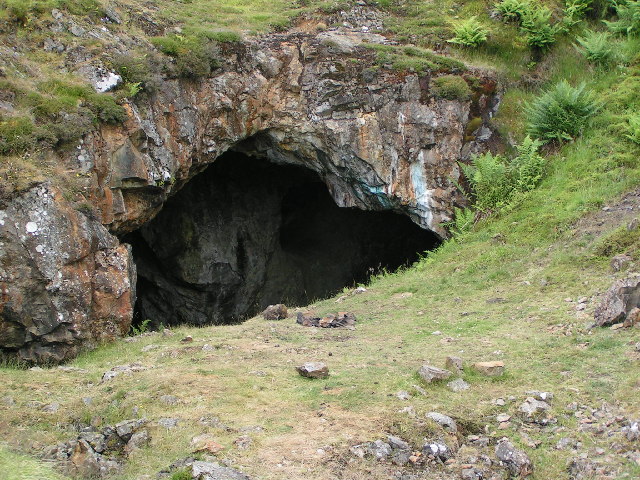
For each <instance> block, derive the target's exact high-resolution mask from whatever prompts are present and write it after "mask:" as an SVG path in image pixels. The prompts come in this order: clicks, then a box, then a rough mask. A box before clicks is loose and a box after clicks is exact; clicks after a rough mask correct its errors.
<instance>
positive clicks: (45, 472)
mask: <svg viewBox="0 0 640 480" xmlns="http://www.w3.org/2000/svg"><path fill="white" fill-rule="evenodd" d="M0 472H2V478H3V479H4V480H67V479H68V477H66V476H63V475H61V474H59V473H57V472H56V471H55V470H54V469H53V465H52V464H51V463H45V462H41V461H38V460H36V459H34V458H33V457H29V456H26V455H22V454H18V453H14V452H12V451H11V450H10V449H9V448H7V446H6V445H2V444H0Z"/></svg>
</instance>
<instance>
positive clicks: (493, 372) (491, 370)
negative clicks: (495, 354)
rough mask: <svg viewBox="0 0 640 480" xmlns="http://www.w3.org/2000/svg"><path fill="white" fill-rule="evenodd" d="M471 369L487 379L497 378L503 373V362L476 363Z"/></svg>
mask: <svg viewBox="0 0 640 480" xmlns="http://www.w3.org/2000/svg"><path fill="white" fill-rule="evenodd" d="M473 367H474V368H475V369H476V370H477V371H478V372H480V373H481V374H482V375H486V376H488V377H498V376H500V375H502V374H503V373H504V362H502V361H493V362H477V363H474V364H473Z"/></svg>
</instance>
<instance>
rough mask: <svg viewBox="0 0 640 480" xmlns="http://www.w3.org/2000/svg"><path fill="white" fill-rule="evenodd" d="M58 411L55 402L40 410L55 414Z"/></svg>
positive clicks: (58, 406) (57, 404) (58, 405)
mask: <svg viewBox="0 0 640 480" xmlns="http://www.w3.org/2000/svg"><path fill="white" fill-rule="evenodd" d="M58 410H60V404H59V403H56V402H54V403H50V404H49V405H45V406H44V407H43V408H42V411H43V412H46V413H56V412H57V411H58Z"/></svg>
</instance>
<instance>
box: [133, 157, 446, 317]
mask: <svg viewBox="0 0 640 480" xmlns="http://www.w3.org/2000/svg"><path fill="white" fill-rule="evenodd" d="M124 241H126V242H128V243H130V244H131V245H132V246H133V254H134V259H135V262H136V265H137V268H138V285H137V296H138V301H137V306H136V321H137V322H141V321H142V320H143V319H150V320H151V321H152V324H154V325H156V326H157V325H159V324H164V325H176V324H185V323H186V324H195V325H204V324H222V323H234V322H238V321H241V320H242V319H244V318H247V317H248V316H251V315H254V314H255V313H257V312H259V311H260V310H261V309H263V308H264V307H266V306H267V305H270V304H274V303H285V304H287V305H304V304H308V303H310V302H312V301H314V300H315V299H319V298H323V297H327V296H329V295H331V294H334V293H336V292H337V291H339V290H341V289H342V288H343V287H345V286H350V285H354V284H355V283H358V282H364V281H366V280H367V278H368V277H369V276H370V275H371V274H372V273H376V272H378V271H379V270H381V269H383V268H384V269H387V270H395V269H397V268H399V267H401V266H403V265H408V264H411V263H413V262H415V261H416V260H418V258H419V256H420V254H421V253H423V252H425V251H427V250H430V249H433V248H434V247H435V246H437V244H438V243H439V240H438V238H437V236H436V235H435V234H433V233H432V232H429V231H427V230H423V229H421V228H420V227H418V226H417V225H415V224H414V223H413V222H412V221H411V220H410V219H409V218H407V217H405V216H403V215H399V214H396V213H392V212H366V211H362V210H358V209H354V208H339V207H338V206H337V205H336V204H335V203H334V201H333V199H332V197H331V196H330V194H329V191H328V190H327V187H326V186H325V184H324V183H323V182H322V181H321V180H320V178H319V177H318V175H317V174H315V172H312V171H311V170H308V169H305V168H302V167H296V166H287V165H285V166H283V165H276V164H274V163H270V162H269V161H268V160H266V159H264V158H252V157H248V156H246V155H244V154H241V153H237V152H228V153H226V154H225V155H223V156H221V157H220V158H219V159H217V160H216V161H215V162H214V163H213V164H212V165H211V166H209V167H208V168H207V169H206V170H205V171H204V172H203V173H201V174H199V175H198V176H196V177H195V178H193V179H192V180H191V181H190V182H189V184H187V185H186V186H185V187H184V188H183V189H182V190H180V191H179V192H178V193H177V194H176V195H175V196H174V197H172V198H171V199H169V200H168V201H167V202H166V204H165V206H164V208H163V210H162V211H161V212H160V213H159V214H158V215H157V217H155V218H154V219H153V220H152V221H151V222H149V223H148V224H146V225H145V226H143V227H142V228H140V229H139V230H137V231H135V232H133V233H131V234H129V235H127V236H126V237H125V238H124Z"/></svg>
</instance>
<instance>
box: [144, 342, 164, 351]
mask: <svg viewBox="0 0 640 480" xmlns="http://www.w3.org/2000/svg"><path fill="white" fill-rule="evenodd" d="M156 348H160V345H155V344H153V343H151V344H149V345H145V346H144V347H142V353H147V352H150V351H151V350H155V349H156Z"/></svg>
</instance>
